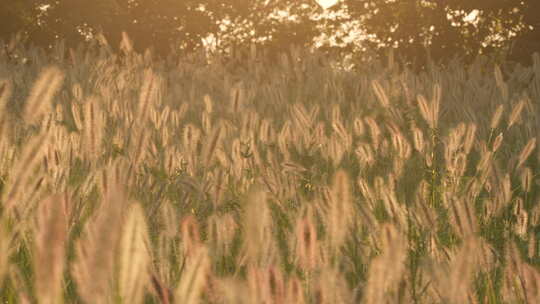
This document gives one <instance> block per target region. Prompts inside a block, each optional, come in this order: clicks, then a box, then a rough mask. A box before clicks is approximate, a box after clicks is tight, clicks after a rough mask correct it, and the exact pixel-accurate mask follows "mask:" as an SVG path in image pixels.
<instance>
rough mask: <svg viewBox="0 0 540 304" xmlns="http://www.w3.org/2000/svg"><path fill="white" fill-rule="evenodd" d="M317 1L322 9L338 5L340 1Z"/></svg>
mask: <svg viewBox="0 0 540 304" xmlns="http://www.w3.org/2000/svg"><path fill="white" fill-rule="evenodd" d="M316 1H317V3H319V5H320V6H321V7H322V8H324V9H327V8H329V7H332V6H333V5H335V4H336V3H338V1H339V0H316Z"/></svg>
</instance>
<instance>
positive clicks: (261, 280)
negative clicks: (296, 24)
mask: <svg viewBox="0 0 540 304" xmlns="http://www.w3.org/2000/svg"><path fill="white" fill-rule="evenodd" d="M17 52H19V53H18V59H19V60H17V58H15V59H13V58H11V59H9V58H8V57H6V56H3V57H0V136H1V138H2V139H1V141H0V190H1V192H0V194H1V196H0V300H1V303H35V302H37V303H83V302H84V303H187V304H193V303H539V302H540V269H539V266H540V257H539V253H540V251H539V249H540V247H539V246H540V244H539V243H538V239H539V235H540V205H539V203H540V191H539V190H540V183H539V181H540V179H539V176H538V173H539V172H540V171H539V170H540V167H539V150H538V147H537V146H538V142H537V138H536V137H537V134H539V129H540V108H539V102H540V57H539V56H538V55H535V58H534V59H535V60H534V61H535V63H534V65H533V66H530V67H521V66H517V67H513V68H510V67H509V66H506V65H503V66H502V67H499V66H497V65H495V64H491V63H489V62H488V61H487V60H485V59H482V58H479V59H478V60H476V61H475V62H473V63H472V64H470V65H465V64H463V63H460V62H457V61H456V62H454V63H453V64H450V65H448V66H447V67H439V66H431V67H429V68H427V69H426V70H425V71H423V72H420V73H413V72H412V71H410V70H408V69H406V68H404V67H401V66H400V65H398V64H395V63H394V62H393V61H392V60H389V61H388V62H373V63H370V64H364V65H362V66H361V67H360V68H359V69H358V70H356V71H343V70H338V69H334V68H332V66H331V65H330V63H329V62H327V61H325V60H324V59H322V58H321V57H318V56H317V55H308V54H305V53H303V52H301V51H298V50H297V51H295V52H292V53H291V56H289V57H284V58H283V59H282V60H281V61H280V62H278V63H276V64H272V65H269V64H264V63H261V62H260V61H259V60H258V59H257V56H256V55H255V54H252V55H251V56H252V57H251V58H250V59H248V60H247V61H246V64H245V65H243V66H237V67H234V69H231V68H226V67H225V66H224V65H222V64H220V63H219V62H215V63H211V64H206V63H203V62H202V60H201V59H200V58H198V57H196V56H195V57H190V58H184V59H182V60H180V61H174V62H173V60H172V59H171V60H169V61H167V62H165V61H163V62H157V61H152V59H151V58H150V56H148V54H147V55H146V56H144V55H137V54H126V55H124V56H121V57H119V56H115V55H112V54H109V53H107V52H106V51H105V50H96V49H94V50H90V49H79V50H72V51H71V52H67V53H68V55H67V56H66V57H64V56H63V55H61V54H63V53H64V51H63V50H62V48H61V46H57V48H56V49H54V50H52V51H51V53H49V54H45V53H43V52H40V51H38V50H36V49H22V48H21V49H18V50H17ZM21 58H26V61H25V62H24V63H23V62H22V61H20V59H21Z"/></svg>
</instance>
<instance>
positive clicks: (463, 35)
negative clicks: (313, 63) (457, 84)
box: [334, 0, 540, 66]
mask: <svg viewBox="0 0 540 304" xmlns="http://www.w3.org/2000/svg"><path fill="white" fill-rule="evenodd" d="M539 3H540V2H539V1H537V0H531V1H520V0H476V1H470V0H437V1H435V0H400V1H390V0H371V1H358V0H343V1H342V4H341V6H340V7H336V8H334V9H335V10H339V9H346V11H347V12H348V14H349V15H350V16H351V18H352V19H356V20H361V24H362V28H363V30H364V31H365V32H366V33H370V34H375V35H376V36H375V37H374V38H372V39H370V40H368V41H366V43H367V44H368V45H370V46H371V47H372V48H374V49H377V50H379V51H380V52H379V53H382V51H383V48H387V47H389V46H390V47H394V48H395V49H396V52H397V53H398V54H399V55H400V56H402V57H403V58H405V59H406V60H407V61H409V62H416V63H417V65H419V66H422V65H424V63H425V60H426V59H425V58H431V59H433V60H435V61H444V60H446V59H448V58H451V57H453V56H454V55H456V54H459V55H462V56H464V57H465V58H468V59H472V58H474V57H475V56H477V55H478V54H493V55H501V56H502V55H504V54H505V52H506V51H509V50H510V46H511V42H512V41H514V42H516V43H515V44H517V46H518V48H516V49H515V50H514V56H511V58H513V59H516V60H520V61H523V60H525V59H526V58H530V54H531V53H532V51H535V50H536V51H538V46H537V45H536V46H535V45H533V44H530V43H527V40H530V39H532V37H536V38H537V37H538V32H539V30H540V24H539V22H538V21H539V15H540V14H538V13H537V12H538V11H539V8H538V6H539ZM475 13H476V16H475V18H472V17H474V14H475ZM467 16H468V17H469V18H466V17H467ZM467 19H468V20H467ZM535 24H536V27H535V28H534V29H533V30H532V31H527V30H526V26H528V25H535ZM514 36H517V37H514ZM536 41H538V40H536ZM517 50H519V51H517ZM426 53H427V54H426ZM510 54H512V53H511V52H510Z"/></svg>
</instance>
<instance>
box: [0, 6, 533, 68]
mask: <svg viewBox="0 0 540 304" xmlns="http://www.w3.org/2000/svg"><path fill="white" fill-rule="evenodd" d="M326 12H327V13H328V14H333V16H334V17H333V18H322V17H321V13H322V8H321V7H320V6H319V5H318V4H317V3H316V1H315V0H296V1H295V0H186V1H175V0H94V1H85V0H69V1H68V0H20V1H9V2H8V1H3V2H2V3H0V39H2V40H4V41H7V40H9V39H10V37H11V36H12V35H13V34H14V33H16V32H20V33H21V34H22V36H23V37H24V38H26V40H27V41H28V42H31V43H33V44H36V45H41V46H46V45H49V44H51V43H53V42H54V41H55V40H58V39H64V40H65V41H66V43H67V44H68V45H70V46H73V45H77V44H78V43H81V42H83V41H85V40H88V39H90V38H91V37H93V36H96V35H98V34H102V36H103V37H105V38H106V39H107V41H108V43H109V44H110V45H111V46H113V47H118V45H119V44H120V41H121V37H122V32H126V33H127V34H128V35H129V37H130V38H131V39H132V40H133V41H134V46H135V49H136V50H138V51H143V50H145V49H147V48H152V49H154V51H155V53H157V54H161V55H166V54H168V53H169V52H170V51H171V50H175V51H186V52H189V51H193V50H197V49H199V48H201V47H202V45H203V40H205V39H206V41H208V39H210V40H211V41H212V42H213V43H215V47H216V48H217V49H218V50H225V49H227V48H230V47H240V46H247V45H249V44H251V43H255V44H258V45H261V46H262V47H264V48H266V49H268V50H270V51H273V52H274V53H275V52H281V51H284V50H287V49H288V48H289V47H290V46H291V45H302V46H313V45H314V41H315V39H316V38H317V37H321V36H323V37H326V38H329V37H331V39H333V40H334V41H338V42H339V43H334V44H328V43H327V44H326V46H327V47H329V48H334V49H338V50H339V51H340V52H342V53H343V52H345V53H346V52H349V53H351V52H353V51H354V50H357V49H358V48H355V47H354V45H359V44H361V45H362V48H368V49H371V50H374V51H375V52H377V53H378V54H382V53H383V52H385V50H386V49H387V48H388V47H392V48H394V49H395V52H396V53H397V54H398V55H399V56H401V57H402V58H405V59H406V60H408V61H410V62H414V61H415V62H418V63H419V64H424V63H425V59H424V58H431V59H434V60H436V61H439V60H445V59H448V58H451V57H453V56H454V55H460V56H463V57H466V58H473V57H474V56H476V55H478V54H498V55H500V56H504V55H509V58H510V59H513V60H517V61H521V62H527V61H528V60H530V56H531V54H532V52H534V51H540V14H538V13H536V12H540V1H537V0H529V1H524V0H476V1H470V0H400V1H395V0H370V1H360V0H341V1H340V2H339V4H337V5H334V6H333V7H331V8H330V9H329V10H328V11H326ZM347 24H349V25H350V24H353V25H354V28H355V29H356V30H357V31H358V32H359V33H361V35H359V37H362V38H359V39H356V40H355V39H345V38H344V37H345V36H350V31H352V29H353V27H350V26H349V27H346V26H345V25H347ZM360 41H361V42H360Z"/></svg>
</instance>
